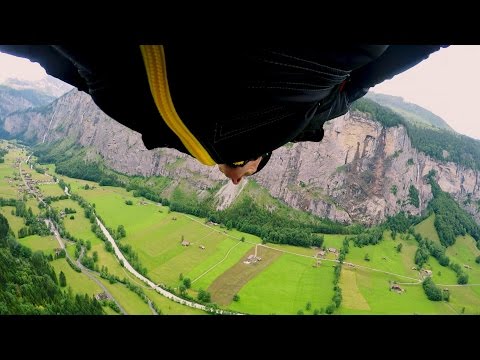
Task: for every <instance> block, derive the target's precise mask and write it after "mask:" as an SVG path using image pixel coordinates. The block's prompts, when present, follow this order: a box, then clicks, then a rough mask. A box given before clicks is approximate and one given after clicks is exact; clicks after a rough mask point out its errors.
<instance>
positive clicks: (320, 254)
mask: <svg viewBox="0 0 480 360" xmlns="http://www.w3.org/2000/svg"><path fill="white" fill-rule="evenodd" d="M325 254H326V252H325V251H323V250H320V251H319V252H318V253H317V257H324V256H325Z"/></svg>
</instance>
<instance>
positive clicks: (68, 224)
mask: <svg viewBox="0 0 480 360" xmlns="http://www.w3.org/2000/svg"><path fill="white" fill-rule="evenodd" d="M51 206H52V207H54V208H56V209H57V210H61V209H65V208H66V207H67V208H70V209H75V210H76V211H77V212H76V213H75V214H73V215H74V219H70V215H67V216H65V218H64V219H63V222H64V224H65V228H66V229H67V231H68V232H69V233H70V234H72V235H73V236H75V237H76V238H78V239H82V240H84V241H87V240H88V241H90V243H91V244H92V248H91V249H90V250H89V251H87V255H88V256H92V254H93V252H94V251H96V252H97V254H98V262H97V263H98V266H99V268H100V269H101V267H102V266H106V267H107V268H108V272H109V273H110V274H113V275H117V276H118V277H119V278H120V279H122V278H123V277H124V276H125V274H126V272H125V270H124V269H123V268H122V267H121V266H120V263H119V262H118V260H117V258H116V257H115V255H114V254H112V253H109V252H107V251H106V250H105V244H104V242H103V241H102V240H100V239H99V238H98V237H97V236H96V235H95V234H94V233H93V232H92V230H91V223H90V221H89V220H88V219H87V218H85V216H84V210H83V208H82V207H81V206H80V205H79V204H78V203H77V202H75V201H73V200H70V199H65V200H60V201H55V202H53V203H52V205H51ZM70 248H71V249H70V250H69V253H70V252H71V254H72V256H73V254H74V251H75V250H74V247H70Z"/></svg>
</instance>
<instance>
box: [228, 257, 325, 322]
mask: <svg viewBox="0 0 480 360" xmlns="http://www.w3.org/2000/svg"><path fill="white" fill-rule="evenodd" d="M313 263H314V261H313V259H309V258H305V257H300V256H295V255H291V254H282V255H281V256H280V257H279V258H278V259H276V260H275V261H274V262H273V263H272V264H271V265H270V266H268V267H267V268H266V269H265V270H264V271H262V272H261V273H260V274H258V275H257V276H255V277H254V278H253V279H252V280H250V281H249V282H248V283H247V284H246V285H245V286H244V287H243V288H242V289H241V290H240V291H239V292H238V295H239V296H240V300H239V301H238V302H235V301H233V302H231V303H230V305H229V306H228V307H229V308H230V309H232V310H235V311H240V312H245V313H250V314H272V313H275V314H296V313H297V312H298V311H299V310H302V311H303V312H304V313H305V314H308V313H313V311H314V309H319V310H320V309H321V308H325V307H327V306H328V305H329V304H330V302H331V299H332V296H333V265H332V264H328V263H323V264H322V265H320V266H318V267H313V266H312V264H313ZM308 302H310V303H311V310H310V311H307V310H306V304H307V303H308Z"/></svg>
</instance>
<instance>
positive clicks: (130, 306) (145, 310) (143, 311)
mask: <svg viewBox="0 0 480 360" xmlns="http://www.w3.org/2000/svg"><path fill="white" fill-rule="evenodd" d="M99 280H100V281H101V282H102V284H103V285H104V286H105V287H106V288H107V289H108V291H109V292H110V293H111V294H112V295H113V297H114V298H115V299H116V300H117V301H118V302H119V303H120V305H121V306H122V307H123V308H124V309H125V311H126V312H127V314H129V315H153V313H152V310H150V307H149V306H148V304H145V303H144V302H143V300H142V299H140V297H139V296H138V295H137V294H135V293H134V292H133V291H131V290H129V289H128V288H127V287H126V286H125V285H123V284H120V283H116V284H113V285H112V284H110V283H109V282H108V281H106V280H105V279H99Z"/></svg>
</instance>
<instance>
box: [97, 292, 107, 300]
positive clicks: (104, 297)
mask: <svg viewBox="0 0 480 360" xmlns="http://www.w3.org/2000/svg"><path fill="white" fill-rule="evenodd" d="M95 299H97V300H98V301H102V300H108V295H107V294H106V293H105V292H101V293H98V294H95Z"/></svg>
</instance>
